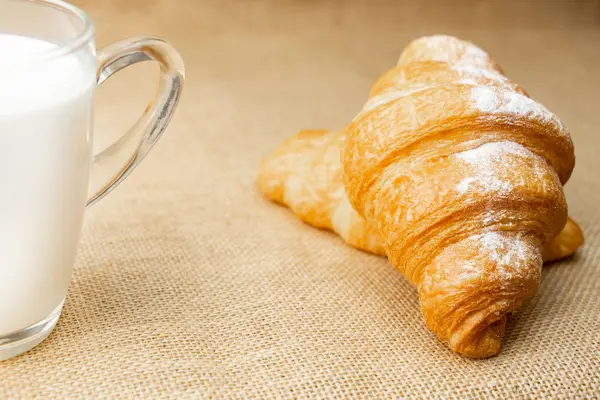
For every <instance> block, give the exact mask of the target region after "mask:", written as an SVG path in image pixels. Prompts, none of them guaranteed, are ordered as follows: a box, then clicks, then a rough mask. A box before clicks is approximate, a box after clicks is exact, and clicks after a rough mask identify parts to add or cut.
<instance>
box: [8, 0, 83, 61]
mask: <svg viewBox="0 0 600 400" xmlns="http://www.w3.org/2000/svg"><path fill="white" fill-rule="evenodd" d="M0 1H2V0H0ZM18 1H22V2H25V3H32V4H39V5H45V6H49V7H52V8H54V9H57V10H61V11H64V12H66V13H68V14H69V15H70V16H73V17H75V18H78V19H79V20H80V21H81V22H82V23H83V29H82V30H80V31H79V32H78V33H77V34H76V35H74V36H73V37H72V38H70V39H68V40H67V41H66V42H65V43H62V44H57V46H56V48H53V49H49V50H41V51H36V52H32V53H31V54H30V55H29V56H28V57H26V58H27V61H31V60H32V59H33V60H40V59H42V60H47V59H53V58H57V57H60V56H64V55H66V54H70V53H72V52H74V51H76V50H77V49H79V48H80V47H81V46H83V45H85V44H86V43H88V42H89V41H90V40H91V39H92V38H93V36H94V23H93V21H92V20H91V18H90V17H89V16H88V15H87V14H86V13H85V11H83V10H82V9H80V8H78V7H76V6H74V5H72V4H70V3H67V2H66V1H64V0H18ZM22 61H25V60H22Z"/></svg>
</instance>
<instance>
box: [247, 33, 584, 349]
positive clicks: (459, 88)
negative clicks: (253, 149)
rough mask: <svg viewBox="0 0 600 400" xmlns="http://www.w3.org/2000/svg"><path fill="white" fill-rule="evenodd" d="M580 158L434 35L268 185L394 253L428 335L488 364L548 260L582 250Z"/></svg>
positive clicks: (490, 65)
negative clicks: (574, 186)
mask: <svg viewBox="0 0 600 400" xmlns="http://www.w3.org/2000/svg"><path fill="white" fill-rule="evenodd" d="M574 162H575V159H574V149H573V144H572V141H571V139H570V136H569V133H568V132H567V130H566V128H565V127H564V125H563V124H562V123H561V121H560V120H559V119H558V118H557V117H556V116H555V115H554V114H552V113H551V112H550V111H548V110H547V109H546V108H544V107H543V106H542V105H540V104H539V103H537V102H535V101H534V100H532V99H531V98H529V97H528V96H527V94H526V93H525V92H524V91H523V90H522V89H521V88H520V87H518V86H517V85H515V84H514V83H512V82H511V81H509V80H508V79H507V78H506V77H505V76H504V75H503V74H502V71H501V70H500V68H499V67H498V65H497V64H496V63H495V62H494V61H493V60H492V59H491V57H490V56H489V55H488V54H487V53H485V52H484V51H483V50H481V49H479V48H478V47H476V46H474V45H473V44H470V43H468V42H464V41H461V40H459V39H456V38H453V37H448V36H432V37H425V38H421V39H417V40H415V41H413V42H411V43H410V44H409V45H408V46H407V47H406V48H405V50H404V51H403V53H402V55H401V56H400V59H399V62H398V64H397V65H396V66H395V67H394V68H393V69H391V70H390V71H388V72H387V73H385V74H384V75H382V76H381V77H380V78H379V80H377V82H376V83H375V84H374V85H373V87H372V89H371V92H370V95H369V100H368V101H367V103H366V104H365V106H364V107H363V109H362V111H361V112H360V113H359V114H358V115H357V116H356V117H355V118H354V120H353V121H352V122H351V124H350V125H349V126H348V127H347V128H346V129H344V130H342V131H338V132H327V131H323V130H314V131H303V132H300V133H299V134H297V135H296V136H295V137H293V138H292V139H290V140H288V141H287V142H286V143H284V145H283V146H282V147H281V148H279V149H278V150H276V151H275V152H274V153H273V154H271V155H269V156H268V157H267V158H266V159H265V160H264V161H263V163H262V165H261V168H260V172H259V177H258V183H259V186H260V188H261V190H262V192H263V193H265V195H266V196H267V197H269V198H271V199H273V200H275V201H277V202H280V203H283V204H286V205H288V206H289V207H290V208H291V209H292V210H293V211H294V213H296V214H297V215H298V216H299V217H300V218H301V219H303V220H304V221H306V222H308V223H310V224H312V225H314V226H316V227H318V228H325V229H331V230H334V231H335V232H337V233H338V234H340V236H342V237H343V239H344V240H345V241H346V242H347V243H349V244H350V245H352V246H355V247H357V248H360V249H363V250H366V251H370V252H372V253H375V254H380V255H387V257H388V258H389V260H390V262H391V263H392V265H393V266H394V267H395V268H396V269H397V270H399V271H400V272H401V273H402V274H403V275H404V276H405V277H406V278H407V279H408V280H409V281H410V282H411V283H413V284H414V285H415V286H416V287H417V288H418V292H419V299H420V304H421V311H422V314H423V316H424V319H425V322H426V324H427V326H428V327H429V329H430V330H432V331H433V332H434V333H435V334H436V335H437V337H438V338H439V339H440V340H442V341H443V342H445V343H447V344H448V345H449V347H450V348H451V349H452V350H454V351H455V352H458V353H460V354H463V355H465V356H468V357H472V358H484V357H489V356H492V355H495V354H497V353H498V352H499V351H500V346H501V341H502V337H503V334H504V330H505V325H506V317H507V315H508V314H509V313H511V312H513V311H514V310H515V309H517V308H518V307H519V306H520V305H521V304H522V303H523V301H525V300H526V299H528V298H530V297H531V296H532V295H533V294H534V293H535V291H536V289H537V287H538V286H539V282H540V275H541V266H542V262H543V259H545V260H553V259H557V258H561V257H564V256H566V255H569V254H571V253H573V252H574V251H575V250H576V249H577V248H578V247H579V246H580V245H581V244H582V243H583V235H582V232H581V230H580V229H579V227H578V226H577V224H576V223H575V222H573V221H572V220H570V219H568V217H567V204H566V200H565V197H564V192H563V184H564V183H566V181H567V180H568V179H569V177H570V175H571V172H572V170H573V167H574Z"/></svg>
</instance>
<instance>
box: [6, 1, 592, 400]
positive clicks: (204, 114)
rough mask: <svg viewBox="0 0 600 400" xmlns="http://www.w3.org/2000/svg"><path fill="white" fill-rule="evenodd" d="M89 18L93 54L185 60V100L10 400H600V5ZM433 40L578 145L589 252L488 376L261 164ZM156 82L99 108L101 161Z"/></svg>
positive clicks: (87, 234)
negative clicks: (503, 82)
mask: <svg viewBox="0 0 600 400" xmlns="http://www.w3.org/2000/svg"><path fill="white" fill-rule="evenodd" d="M78 4H79V5H80V6H82V7H83V8H84V9H86V10H87V11H89V12H90V14H91V16H92V17H93V18H94V20H95V21H96V24H97V30H98V35H99V37H98V42H99V44H101V45H105V44H107V43H109V42H111V41H114V40H117V39H119V38H122V37H125V36H129V35H133V34H140V33H154V34H157V35H160V36H163V37H166V38H167V39H169V40H170V41H172V42H173V43H174V44H175V45H176V46H177V47H178V48H179V49H180V51H181V52H182V54H183V56H184V59H185V60H186V62H187V68H188V78H189V79H188V81H187V86H186V88H185V93H184V96H183V100H182V103H181V107H180V109H179V111H178V113H177V115H176V117H175V119H174V120H173V123H172V125H171V127H170V129H169V130H168V131H167V133H166V134H165V137H164V138H163V139H162V140H161V142H160V143H159V144H158V146H157V148H156V149H155V150H154V151H153V152H152V153H151V154H150V156H149V157H148V159H147V160H146V161H145V162H144V163H143V164H142V166H141V167H140V168H139V169H138V171H136V172H135V173H134V174H133V175H132V176H131V178H129V179H128V180H127V181H126V183H124V184H123V185H122V186H121V187H120V188H119V189H117V190H116V191H115V192H113V194H111V195H110V196H109V197H108V198H107V199H106V200H104V201H103V202H101V203H100V204H98V205H97V206H95V207H94V208H93V209H91V210H90V211H89V213H88V216H87V220H86V226H85V229H84V233H83V237H82V243H81V246H80V250H79V257H78V261H77V265H76V267H75V271H74V274H73V279H72V283H71V286H70V292H69V295H68V298H67V302H66V305H65V309H64V313H63V316H62V318H61V320H60V322H59V324H58V326H57V329H56V330H55V332H54V333H53V334H52V335H51V336H50V337H49V338H48V339H47V341H45V342H44V343H43V344H42V345H40V346H39V347H37V348H36V349H34V350H33V351H31V352H29V353H27V354H25V355H23V356H20V357H17V358H15V359H12V360H9V361H7V362H3V363H0V398H3V399H5V398H32V397H39V398H45V399H49V398H84V397H85V398H132V399H133V398H177V399H181V398H203V397H206V398H242V397H247V398H336V399H345V398H369V399H375V398H411V399H412V398H415V399H417V398H454V399H465V398H513V399H526V398H532V399H533V398H535V399H542V398H547V399H557V398H562V399H566V398H582V399H583V398H588V399H589V398H597V397H598V396H599V393H600V269H599V267H598V263H599V257H600V252H599V248H600V228H599V227H600V183H599V180H598V179H599V178H598V172H599V171H600V156H598V149H599V146H600V135H599V133H598V126H600V104H599V103H598V100H597V99H598V93H599V88H600V74H599V72H600V70H599V68H600V67H599V65H600V46H598V43H600V27H599V26H598V23H597V18H598V15H600V12H599V8H598V2H596V1H531V2H530V1H527V2H500V1H498V2H484V3H475V2H472V1H471V2H468V1H467V2H465V1H456V2H442V1H441V0H440V1H439V2H434V1H431V0H429V1H425V2H422V3H421V5H420V6H417V5H416V4H417V2H416V1H415V2H414V4H415V5H413V4H412V3H409V2H406V3H404V4H402V3H400V2H396V1H393V0H389V1H384V0H376V1H370V2H367V1H366V0H365V1H364V2H359V1H346V2H341V1H340V2H338V1H324V0H323V1H310V2H308V1H292V0H281V1H276V0H268V1H253V2H234V1H233V0H231V1H229V0H228V1H199V0H178V1H172V0H154V1H142V0H139V1H133V0H132V1H125V0H123V1H102V2H101V1H92V0H85V1H79V2H78ZM431 33H447V34H452V35H457V36H459V37H461V38H465V39H471V40H473V41H475V42H476V43H477V44H478V45H480V46H482V47H483V48H485V49H486V50H488V51H489V52H490V53H491V54H492V55H494V56H495V58H496V59H497V60H498V62H499V63H500V64H501V65H502V66H503V68H504V69H505V71H506V72H507V74H508V75H509V76H510V77H511V78H512V79H514V80H515V81H516V82H518V83H519V84H521V85H522V86H523V87H524V88H525V89H526V90H527V91H528V92H529V93H530V94H531V95H532V96H533V97H535V98H536V99H538V100H540V101H541V102H542V103H544V104H545V105H547V106H548V107H549V108H550V109H552V110H553V111H555V112H556V113H558V114H559V115H560V116H561V117H562V118H563V120H564V122H565V123H566V124H567V126H569V127H570V129H571V130H572V132H573V138H574V141H575V145H576V153H577V167H576V168H575V173H574V176H573V178H572V180H571V181H570V182H569V184H568V185H567V189H566V191H567V196H568V199H569V205H570V214H571V215H572V216H573V217H574V218H575V219H576V220H577V221H578V222H579V223H580V224H581V225H582V227H583V229H584V232H585V233H586V239H587V243H586V245H585V247H584V248H583V249H582V250H581V251H580V252H579V253H578V254H577V255H576V256H575V258H573V259H571V260H567V261H564V262H560V263H556V264H554V265H552V266H550V267H548V268H546V269H545V271H544V276H543V283H542V286H541V289H540V291H539V293H538V294H537V295H536V297H535V298H534V299H533V300H532V301H531V302H530V303H529V304H527V305H526V306H525V307H523V308H522V310H521V311H520V312H519V313H518V314H516V315H514V316H513V318H512V319H511V321H510V322H509V327H508V332H507V335H506V340H505V345H504V348H503V350H502V353H501V354H500V355H499V356H498V357H495V358H492V359H489V360H482V361H471V360H468V359H465V358H461V357H460V356H458V355H456V354H454V353H452V352H451V351H450V350H448V348H447V347H446V346H444V345H443V344H441V343H439V342H438V341H437V340H436V339H435V337H434V336H433V335H432V334H431V333H430V332H429V331H428V330H427V329H426V327H425V326H424V324H423V321H422V318H421V316H420V314H419V308H418V302H417V296H416V293H415V290H414V289H413V288H412V287H411V286H410V285H409V284H408V283H407V282H406V281H405V280H404V279H403V278H402V277H401V276H400V275H399V274H398V273H397V272H396V271H395V270H394V269H393V268H392V267H391V266H390V265H389V264H388V263H387V261H386V260H384V259H382V258H378V257H374V256H370V255H367V254H364V253H361V252H359V251H356V250H353V249H351V248H349V247H347V246H345V245H344V244H343V243H342V242H341V241H340V240H339V239H338V238H337V237H336V236H335V235H333V234H330V233H326V232H320V231H316V230H314V229H313V228H310V227H308V226H305V225H303V224H302V223H301V222H299V221H298V220H297V218H296V217H294V216H293V215H292V214H291V213H290V212H289V211H288V210H285V209H283V208H282V207H278V206H276V205H274V204H271V203H269V202H268V201H266V200H264V199H263V198H262V197H261V196H260V194H259V193H258V190H257V189H256V186H255V174H256V170H257V166H258V163H259V160H260V158H261V156H263V155H264V154H266V153H267V152H268V151H270V150H271V149H273V148H274V147H275V146H277V145H278V144H279V142H280V141H281V140H283V139H284V138H285V137H287V136H289V135H291V134H293V133H294V132H295V131H297V130H299V129H300V128H305V127H317V128H329V129H335V128H338V127H340V126H342V125H343V124H344V122H346V121H348V120H349V119H350V118H351V117H352V116H353V114H354V113H356V112H357V110H358V109H359V108H360V107H361V105H362V103H363V102H364V100H365V98H366V95H367V91H368V88H369V85H370V84H371V83H372V81H373V80H374V79H375V78H376V77H377V76H378V75H379V74H380V73H381V72H383V71H384V70H385V69H386V68H387V67H389V66H391V65H393V64H394V62H395V61H396V59H397V56H398V55H399V53H400V51H401V49H402V48H403V47H404V45H405V44H406V43H407V41H408V40H409V39H412V38H414V37H417V36H420V35H423V34H431ZM153 78H154V70H153V69H152V68H150V67H148V68H144V67H140V68H137V67H136V68H134V69H133V70H132V71H126V72H124V73H123V74H122V75H121V76H117V77H115V78H114V80H113V79H111V81H109V82H108V84H107V86H106V87H105V88H103V89H102V90H101V92H100V95H99V101H98V113H97V126H98V132H97V133H98V141H99V146H101V145H102V144H105V143H106V142H107V141H108V138H109V137H114V136H116V135H117V134H118V133H119V132H122V131H123V129H124V128H125V127H126V126H127V125H128V124H129V123H130V122H131V120H132V119H133V118H134V116H135V114H136V113H138V112H139V111H140V109H142V108H143V106H144V104H143V102H144V99H145V98H147V97H148V96H150V95H151V94H152V93H153V87H151V86H148V83H147V82H148V81H150V80H151V79H153ZM111 135H112V136H111Z"/></svg>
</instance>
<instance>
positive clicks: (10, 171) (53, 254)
mask: <svg viewBox="0 0 600 400" xmlns="http://www.w3.org/2000/svg"><path fill="white" fill-rule="evenodd" d="M55 48H56V46H55V45H54V44H51V43H49V42H44V41H41V40H37V39H32V38H26V37H21V36H14V35H5V34H0V336H2V335H3V334H7V333H11V332H14V331H18V330H21V329H23V328H26V327H28V326H30V325H32V324H35V323H36V322H38V321H40V320H42V319H44V318H46V317H47V316H48V315H49V314H50V313H51V312H52V311H53V310H54V309H56V308H57V307H58V306H60V304H61V302H62V301H63V299H64V297H65V295H66V292H67V285H68V282H69V278H70V275H71V269H72V265H73V262H74V257H75V252H76V245H77V242H78V239H79V237H78V236H79V232H80V230H81V224H82V220H83V210H84V208H85V207H84V206H83V205H84V204H85V203H86V197H87V189H88V176H89V167H90V162H91V134H90V129H91V127H90V122H91V104H92V101H91V97H92V92H93V89H94V87H95V67H94V61H93V59H91V57H92V56H91V55H88V56H85V55H83V53H84V52H76V53H71V54H69V55H62V56H60V57H51V56H49V57H46V59H44V57H43V56H44V54H45V53H44V52H47V51H49V50H53V49H55ZM86 53H88V54H90V53H93V52H90V51H89V49H87V52H86ZM86 57H87V58H86Z"/></svg>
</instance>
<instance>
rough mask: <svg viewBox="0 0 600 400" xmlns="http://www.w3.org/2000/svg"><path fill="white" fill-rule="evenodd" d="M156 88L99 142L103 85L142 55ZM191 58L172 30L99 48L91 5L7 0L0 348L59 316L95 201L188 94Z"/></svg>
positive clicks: (46, 329) (2, 59)
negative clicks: (95, 144) (130, 119)
mask: <svg viewBox="0 0 600 400" xmlns="http://www.w3.org/2000/svg"><path fill="white" fill-rule="evenodd" d="M149 60H153V61H156V62H158V64H159V65H160V70H161V73H160V80H159V85H158V91H157V95H156V97H155V98H154V99H153V100H152V102H151V103H150V106H149V107H147V109H146V110H145V112H144V114H143V115H142V116H141V118H140V119H139V121H138V122H137V123H136V124H135V125H134V126H133V128H131V129H130V130H129V131H128V132H127V133H126V134H125V135H124V136H122V137H121V138H120V139H119V140H117V141H116V142H115V143H113V144H112V145H111V146H109V147H108V148H107V149H106V150H104V151H102V152H101V153H99V154H96V155H93V154H92V135H91V122H92V103H93V93H94V90H95V88H96V87H97V86H98V85H99V84H101V83H102V82H104V81H105V80H106V79H107V78H109V77H110V76H111V75H112V74H114V73H115V72H117V71H119V70H121V69H123V68H125V67H127V66H129V65H132V64H135V63H138V62H141V61H149ZM183 75H184V70H183V62H182V60H181V57H180V56H179V54H177V52H176V51H175V50H174V49H173V48H172V47H171V46H170V45H169V44H167V43H166V42H164V41H162V40H160V39H157V38H152V37H142V38H134V39H128V40H124V41H122V42H120V43H117V44H115V45H112V46H110V47H108V48H107V49H105V50H104V51H102V52H100V53H99V54H98V56H97V57H96V52H95V48H94V27H93V24H92V21H91V20H90V19H89V18H88V16H87V15H86V14H85V13H84V12H83V11H81V10H79V9H77V8H76V7H74V6H72V5H69V4H67V3H64V2H62V1H60V0H0V360H3V359H7V358H10V357H13V356H15V355H17V354H20V353H23V352H25V351H27V350H29V349H31V348H32V347H34V346H36V345H37V344H39V343H40V342H41V341H42V340H44V339H45V338H46V337H47V336H48V334H50V332H51V331H52V329H53V328H54V326H55V324H56V322H57V320H58V318H59V316H60V313H61V309H62V304H63V301H64V298H65V296H66V293H67V286H68V283H69V279H70V276H71V270H72V266H73V263H74V259H75V253H76V248H77V244H78V241H79V236H80V232H81V228H82V221H83V214H84V211H85V208H86V206H90V205H92V204H94V203H96V202H97V201H98V200H100V199H102V198H103V197H104V196H106V194H108V193H109V192H110V191H111V190H112V189H114V187H115V186H117V185H118V184H119V183H120V182H122V181H123V179H125V178H126V177H127V175H128V174H129V173H130V172H131V171H132V170H133V169H134V168H135V167H136V166H137V165H138V164H139V163H140V162H141V161H142V159H143V158H144V156H145V155H146V154H147V153H148V151H149V150H150V149H151V148H152V146H153V145H154V144H155V143H156V141H157V139H158V138H159V137H160V136H161V134H162V133H163V132H164V130H165V128H166V126H167V124H168V123H169V120H170V118H171V116H172V114H173V111H174V109H175V107H176V105H177V102H178V100H179V97H180V94H181V89H182V85H183Z"/></svg>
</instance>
